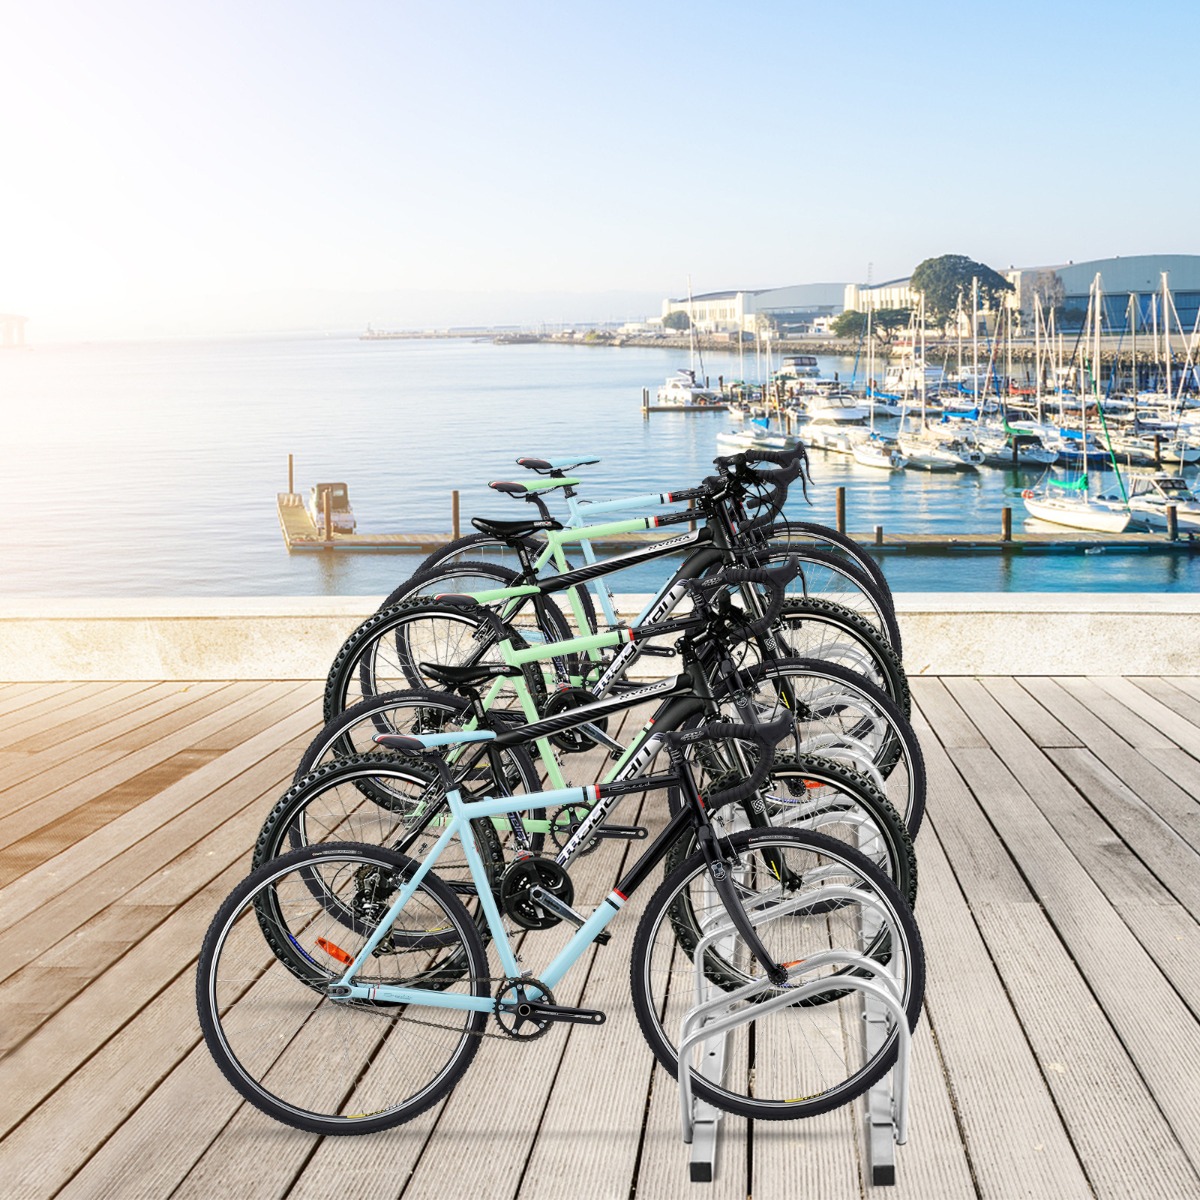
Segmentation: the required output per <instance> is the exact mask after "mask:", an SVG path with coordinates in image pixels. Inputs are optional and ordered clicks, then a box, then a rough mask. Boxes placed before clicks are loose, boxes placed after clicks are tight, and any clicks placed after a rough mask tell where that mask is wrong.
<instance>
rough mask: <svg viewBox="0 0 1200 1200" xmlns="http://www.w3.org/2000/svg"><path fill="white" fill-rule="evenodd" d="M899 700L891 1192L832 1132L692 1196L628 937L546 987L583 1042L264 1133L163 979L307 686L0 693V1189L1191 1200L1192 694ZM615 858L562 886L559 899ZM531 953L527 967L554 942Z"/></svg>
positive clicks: (229, 866) (1195, 908)
mask: <svg viewBox="0 0 1200 1200" xmlns="http://www.w3.org/2000/svg"><path fill="white" fill-rule="evenodd" d="M914 692H915V695H916V699H917V704H918V706H919V714H918V721H919V732H920V734H921V737H922V741H923V745H924V749H925V755H926V757H927V760H928V766H929V774H930V789H929V796H930V798H929V819H928V821H927V824H926V826H925V828H924V830H923V831H922V834H921V837H920V839H919V843H918V849H919V854H920V867H921V897H920V902H919V904H918V909H917V915H918V918H919V921H920V925H921V929H922V931H923V934H924V937H925V941H926V948H927V952H928V958H929V969H930V977H929V987H928V992H927V1006H926V1013H925V1016H924V1018H923V1020H922V1023H921V1025H920V1028H919V1031H918V1034H917V1036H916V1039H915V1078H914V1094H913V1105H912V1130H911V1141H910V1143H909V1144H908V1145H907V1146H905V1147H902V1148H900V1149H899V1150H898V1151H897V1175H898V1182H897V1186H896V1187H895V1188H892V1189H884V1188H879V1189H874V1188H868V1187H866V1186H865V1184H864V1178H865V1174H864V1166H863V1158H862V1149H861V1143H862V1140H863V1139H862V1116H861V1112H860V1110H858V1109H855V1110H843V1111H841V1112H838V1113H834V1114H831V1115H829V1116H827V1117H825V1118H821V1119H818V1120H816V1121H811V1122H797V1123H794V1124H779V1123H772V1124H769V1125H763V1124H759V1125H756V1126H754V1127H753V1128H749V1127H748V1123H747V1122H746V1121H744V1120H742V1119H740V1118H732V1117H731V1118H727V1119H726V1121H725V1126H724V1136H723V1141H722V1147H721V1153H720V1157H719V1160H718V1177H717V1181H716V1182H715V1183H713V1184H689V1183H688V1181H687V1154H686V1152H685V1149H684V1147H683V1146H682V1145H681V1143H680V1141H679V1136H678V1118H677V1103H676V1093H675V1089H674V1086H673V1084H672V1081H671V1080H669V1079H668V1078H667V1077H666V1076H665V1074H664V1073H663V1072H662V1071H661V1070H659V1069H657V1068H654V1067H653V1066H652V1061H651V1056H650V1052H649V1050H648V1049H647V1048H646V1047H645V1045H644V1043H643V1042H642V1040H641V1037H640V1035H639V1033H638V1031H637V1026H636V1021H635V1018H634V1014H633V1011H632V1006H631V1004H630V1001H629V993H628V981H627V965H626V964H627V954H628V947H629V944H630V941H631V939H632V932H633V926H634V924H635V923H636V916H635V914H627V915H624V916H623V918H622V919H620V920H619V921H618V922H617V923H616V924H615V925H614V926H613V929H614V934H615V936H614V939H613V943H612V945H611V946H608V947H601V948H597V949H596V950H595V951H594V958H593V959H592V961H591V962H590V964H581V966H580V968H578V969H577V972H576V975H575V976H574V977H568V983H570V982H572V981H573V982H574V984H575V986H574V987H573V988H568V987H564V988H563V989H562V993H563V994H562V995H560V1000H561V1001H562V1002H564V1003H583V1004H587V1005H589V1006H595V1007H600V1008H603V1009H605V1010H606V1011H607V1012H608V1014H609V1021H608V1023H607V1025H605V1026H604V1027H603V1028H602V1029H586V1028H575V1029H571V1030H567V1029H559V1030H552V1031H551V1033H550V1034H549V1035H548V1036H546V1037H544V1038H542V1039H541V1040H540V1041H538V1042H536V1043H533V1044H527V1045H516V1044H506V1043H502V1042H498V1041H492V1040H486V1041H485V1042H484V1043H483V1046H482V1050H481V1053H480V1054H479V1056H478V1058H477V1059H476V1061H475V1063H474V1065H473V1067H472V1068H471V1071H470V1072H469V1073H468V1075H467V1076H466V1078H465V1079H464V1081H463V1082H462V1083H461V1084H460V1086H459V1088H458V1089H457V1091H456V1092H455V1093H454V1094H453V1095H452V1096H451V1097H450V1098H449V1099H448V1100H447V1101H446V1102H444V1103H443V1104H442V1105H441V1106H439V1107H438V1108H437V1109H436V1110H435V1111H434V1112H432V1113H430V1114H426V1115H425V1116H424V1117H422V1118H421V1119H419V1120H418V1121H416V1122H414V1123H413V1124H411V1125H408V1126H404V1127H401V1128H399V1129H396V1130H392V1131H389V1132H388V1133H385V1134H380V1135H376V1136H373V1137H367V1138H347V1139H326V1140H324V1141H322V1140H321V1139H319V1138H315V1137H312V1136H309V1135H305V1134H301V1133H298V1132H295V1131H293V1130H290V1129H286V1128H284V1127H282V1126H279V1125H276V1124H274V1123H273V1122H271V1121H270V1120H269V1119H268V1118H266V1117H265V1116H262V1115H261V1114H259V1113H258V1112H257V1111H256V1110H254V1109H251V1108H249V1107H248V1106H246V1105H244V1104H242V1103H241V1102H240V1100H239V1098H238V1096H237V1095H236V1093H234V1092H233V1090H232V1089H231V1088H230V1087H229V1086H228V1085H227V1084H226V1083H225V1081H224V1079H223V1078H222V1077H221V1075H220V1074H219V1073H218V1071H217V1069H216V1067H215V1066H214V1065H213V1063H212V1062H211V1060H210V1059H209V1057H208V1054H207V1052H206V1051H205V1049H204V1046H203V1044H202V1043H201V1041H200V1034H199V1029H198V1026H197V1022H196V1018H195V1012H194V1007H193V986H194V984H193V964H194V961H195V956H196V951H197V947H198V944H199V942H200V940H201V937H202V934H203V931H204V929H205V927H206V926H207V924H208V921H209V919H210V918H211V916H212V913H213V911H214V909H215V907H216V906H217V904H218V903H219V901H220V899H221V898H222V897H223V896H224V895H225V893H226V892H227V891H228V890H229V889H230V887H231V886H232V885H233V883H234V882H235V881H236V880H237V879H238V878H239V877H240V876H241V875H242V874H243V873H244V872H245V870H246V866H247V863H248V860H249V846H250V843H251V840H252V838H253V836H254V834H255V832H256V830H257V828H258V826H259V824H260V822H261V821H262V819H263V817H264V815H265V813H266V811H267V809H268V808H269V806H270V805H271V803H272V802H273V800H274V799H275V798H276V797H277V796H278V795H279V794H280V792H281V791H282V790H283V787H284V785H285V782H286V781H287V779H288V778H289V777H290V775H291V772H292V768H293V765H294V763H295V761H296V758H297V756H298V755H299V753H300V750H301V747H302V746H303V745H304V744H305V742H306V739H307V738H308V737H309V735H310V734H311V733H312V731H313V730H314V728H315V726H316V724H317V722H318V717H319V703H318V685H316V684H295V683H226V684H219V683H198V684H193V685H191V686H187V685H181V684H176V683H171V684H167V683H162V684H147V683H104V684H101V683H79V684H9V685H3V686H0V767H3V775H2V777H0V785H2V790H0V951H2V952H0V1042H2V1046H0V1054H2V1055H3V1057H2V1058H0V1108H2V1115H0V1135H3V1141H2V1142H0V1181H2V1182H0V1191H2V1192H3V1194H4V1195H5V1196H7V1197H21V1198H25V1197H43V1196H68V1197H141V1196H145V1197H167V1196H179V1197H191V1196H197V1197H201V1196H202V1197H206V1198H210V1197H224V1196H232V1197H243V1196H246V1197H249V1196H254V1197H259V1196H288V1197H296V1198H299V1197H325V1196H330V1195H334V1194H340V1195H345V1196H350V1197H370V1198H375V1197H384V1196H387V1197H401V1196H403V1197H405V1198H406V1200H417V1198H422V1197H441V1198H451V1197H458V1196H472V1197H479V1198H481V1200H482V1198H487V1200H490V1198H492V1197H504V1198H513V1200H517V1198H519V1200H535V1198H542V1197H546V1198H556V1200H557V1198H560V1197H572V1198H574V1197H589V1198H590V1197H595V1198H598V1200H609V1198H621V1200H625V1198H628V1197H633V1196H636V1197H638V1200H642V1198H659V1197H677V1196H683V1195H693V1194H694V1195H697V1196H712V1197H721V1198H722V1200H724V1198H730V1197H736V1198H739V1200H741V1198H743V1197H748V1196H751V1195H752V1196H753V1198H754V1200H773V1198H778V1200H800V1198H803V1200H841V1198H843V1197H846V1198H849V1197H861V1196H864V1195H867V1194H869V1195H873V1196H881V1197H888V1196H894V1197H896V1198H897V1200H900V1198H901V1197H913V1198H920V1200H932V1198H936V1197H946V1198H952V1200H960V1198H964V1197H975V1196H978V1197H989V1198H992V1197H994V1198H996V1200H1009V1198H1011V1197H1032V1198H1034V1200H1050V1198H1053V1200H1073V1198H1075V1197H1091V1196H1096V1197H1111V1198H1113V1200H1129V1198H1132V1197H1145V1198H1147V1200H1162V1198H1164V1197H1170V1198H1172V1200H1179V1198H1191V1197H1200V1176H1198V1171H1200V1022H1198V1016H1200V927H1198V925H1197V917H1198V915H1200V856H1198V854H1197V850H1198V849H1200V680H1197V679H1193V678H1144V679H1143V678H1139V679H1123V678H1082V677H1081V678H1069V679H1061V680H1052V679H1047V678H1038V679H1013V678H987V679H967V678H956V679H950V678H946V679H942V680H939V679H916V680H914ZM575 778H576V779H577V781H579V782H583V779H582V778H581V777H580V775H579V774H576V776H575ZM628 817H629V819H632V814H628ZM618 819H625V818H624V817H622V818H618ZM643 819H644V820H646V819H647V818H646V817H643ZM630 852H631V850H630V847H629V846H627V845H625V844H622V843H616V842H612V843H607V844H606V845H605V846H603V847H602V848H601V850H600V851H599V852H597V853H596V854H593V855H590V856H588V857H586V858H583V859H581V860H579V862H578V865H577V868H576V871H575V872H573V875H574V877H575V879H576V886H577V894H578V896H579V903H580V905H581V906H586V905H587V904H589V903H595V902H598V901H599V900H600V898H601V897H602V896H603V894H604V892H605V891H606V890H607V888H608V886H609V885H610V884H611V882H612V881H613V880H614V879H615V878H616V876H617V873H618V869H619V861H618V860H620V859H621V858H622V856H624V855H626V854H628V853H630ZM632 852H636V849H635V850H634V851H632ZM649 890H650V889H648V888H647V889H643V892H644V893H648V892H649ZM644 899H645V895H643V894H639V895H638V896H635V897H634V898H633V901H632V902H631V905H630V907H631V908H634V909H635V910H636V909H637V907H638V905H637V903H636V902H637V901H638V900H644ZM537 936H538V937H540V938H545V939H547V945H548V948H547V950H546V954H547V957H548V956H549V954H550V953H551V952H552V950H551V949H550V948H549V943H551V942H553V941H554V939H555V938H556V937H557V933H546V934H541V935H537ZM540 954H541V951H540V949H539V951H538V957H539V958H540Z"/></svg>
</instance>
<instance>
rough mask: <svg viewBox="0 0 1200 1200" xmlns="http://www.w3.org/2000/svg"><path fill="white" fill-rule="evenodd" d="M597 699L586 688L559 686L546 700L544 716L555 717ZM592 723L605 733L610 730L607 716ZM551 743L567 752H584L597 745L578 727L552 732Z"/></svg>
mask: <svg viewBox="0 0 1200 1200" xmlns="http://www.w3.org/2000/svg"><path fill="white" fill-rule="evenodd" d="M595 699H596V697H595V696H593V695H592V693H591V692H589V691H588V690H587V689H586V688H577V687H576V688H573V687H564V688H559V690H558V691H557V692H555V693H554V694H553V695H552V696H551V697H550V698H549V699H548V700H547V701H546V707H545V708H544V709H543V711H542V716H543V717H555V716H558V715H559V714H560V713H564V712H567V711H568V710H569V709H572V708H579V707H580V705H583V704H591V703H593V702H594V701H595ZM592 724H593V725H595V726H596V728H597V729H600V730H602V731H603V732H605V733H607V732H608V718H607V717H599V718H597V719H596V720H595V721H593V722H592ZM550 744H551V745H553V746H556V747H557V748H558V749H559V750H562V751H564V752H566V753H567V754H583V753H584V751H586V750H591V749H592V748H593V747H594V746H595V745H596V741H595V739H593V738H591V737H589V736H588V735H587V734H586V733H585V732H584V731H583V730H582V729H580V728H578V727H577V728H575V729H563V730H560V731H559V732H558V733H552V734H551V735H550Z"/></svg>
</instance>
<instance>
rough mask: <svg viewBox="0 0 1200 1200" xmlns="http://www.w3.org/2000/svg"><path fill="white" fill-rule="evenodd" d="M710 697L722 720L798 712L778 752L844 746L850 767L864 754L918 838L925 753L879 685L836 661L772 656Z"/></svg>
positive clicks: (819, 750)
mask: <svg viewBox="0 0 1200 1200" xmlns="http://www.w3.org/2000/svg"><path fill="white" fill-rule="evenodd" d="M713 695H714V702H715V704H716V705H717V707H718V708H720V709H722V710H723V719H728V720H733V721H741V722H752V723H758V724H770V722H771V721H773V720H775V718H776V717H778V716H780V715H782V713H783V712H784V711H790V712H792V713H794V714H795V715H796V724H797V731H796V734H795V736H794V737H793V738H790V739H787V740H785V741H784V742H782V743H781V744H780V745H779V746H777V747H776V753H777V754H779V753H791V754H793V755H800V754H825V755H829V754H830V753H831V752H832V753H833V754H835V755H836V754H837V753H838V748H839V747H840V746H846V747H848V748H849V749H850V751H851V753H850V754H849V755H847V756H845V757H848V758H849V761H850V763H851V764H852V765H854V764H855V761H856V756H857V754H859V753H862V754H865V755H866V758H867V763H862V764H861V765H859V766H858V768H857V769H859V770H864V769H867V766H868V763H869V767H870V769H871V770H873V772H875V773H877V774H878V775H879V776H880V780H881V781H882V783H883V788H882V789H881V790H882V791H883V792H884V794H885V795H886V796H887V798H888V799H889V800H890V801H891V803H892V805H893V806H894V807H895V808H896V810H897V811H898V812H899V813H900V814H901V816H902V817H903V818H904V823H905V825H906V826H907V827H908V832H909V834H910V835H911V836H912V837H914V838H915V837H916V836H917V833H918V831H919V830H920V828H921V822H922V820H923V818H924V816H925V801H926V791H927V777H926V771H925V758H924V755H923V754H922V752H921V743H920V741H919V740H918V738H917V735H916V732H915V731H914V729H913V727H912V723H911V722H910V721H909V720H908V718H907V717H905V715H904V714H903V713H902V712H901V711H900V709H899V707H898V706H897V705H896V703H895V701H893V700H892V698H891V697H890V696H889V695H888V694H887V693H886V692H885V691H884V690H883V689H882V688H880V687H878V686H877V685H876V684H873V683H871V682H870V681H869V680H866V679H863V678H862V676H861V675H859V674H858V673H857V672H855V671H852V670H850V669H849V668H847V667H842V666H839V665H838V664H836V663H828V662H822V661H821V660H819V659H808V658H795V659H791V658H773V659H766V660H764V661H762V662H758V663H755V664H754V665H753V666H751V667H749V668H747V669H745V670H744V671H742V672H740V673H739V674H738V675H737V676H735V677H733V678H731V679H729V680H725V681H722V682H720V683H718V684H716V685H715V687H714V689H713ZM704 745H705V743H699V744H698V746H701V747H702V746H704ZM878 786H879V781H876V787H877V788H878Z"/></svg>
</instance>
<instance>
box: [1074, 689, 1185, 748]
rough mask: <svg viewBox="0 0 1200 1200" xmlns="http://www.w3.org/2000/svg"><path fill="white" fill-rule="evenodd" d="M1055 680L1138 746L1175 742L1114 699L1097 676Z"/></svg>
mask: <svg viewBox="0 0 1200 1200" xmlns="http://www.w3.org/2000/svg"><path fill="white" fill-rule="evenodd" d="M1058 684H1059V686H1060V687H1062V688H1063V689H1064V690H1065V691H1066V692H1067V693H1069V694H1070V695H1071V696H1073V697H1074V698H1075V699H1076V700H1078V701H1079V703H1080V704H1082V705H1084V706H1085V707H1086V708H1088V709H1089V710H1090V711H1091V712H1092V713H1094V714H1095V715H1096V716H1098V717H1099V718H1100V720H1102V721H1103V722H1104V723H1105V724H1106V725H1107V726H1108V727H1109V728H1110V729H1111V730H1113V732H1115V733H1117V734H1119V735H1120V736H1121V737H1123V738H1124V739H1125V740H1126V741H1127V742H1128V743H1129V744H1130V745H1131V746H1134V747H1136V748H1137V749H1138V750H1149V751H1154V750H1167V749H1174V747H1175V743H1174V742H1173V741H1172V740H1171V739H1170V738H1169V737H1168V736H1167V735H1166V734H1165V733H1163V732H1162V731H1161V730H1160V729H1158V728H1156V727H1155V726H1154V725H1153V724H1151V723H1150V722H1147V721H1144V720H1142V718H1141V717H1139V716H1138V715H1137V714H1136V713H1135V712H1133V711H1132V710H1131V709H1130V708H1129V707H1128V706H1127V705H1125V704H1123V703H1121V702H1120V701H1119V700H1117V699H1115V698H1114V697H1113V696H1112V695H1111V693H1109V692H1107V691H1106V690H1105V689H1104V688H1102V687H1101V686H1100V684H1099V682H1098V681H1097V680H1095V679H1083V678H1079V677H1076V676H1071V677H1069V678H1066V677H1064V678H1061V679H1059V680H1058Z"/></svg>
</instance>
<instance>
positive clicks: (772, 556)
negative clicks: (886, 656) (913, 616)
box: [754, 544, 900, 658]
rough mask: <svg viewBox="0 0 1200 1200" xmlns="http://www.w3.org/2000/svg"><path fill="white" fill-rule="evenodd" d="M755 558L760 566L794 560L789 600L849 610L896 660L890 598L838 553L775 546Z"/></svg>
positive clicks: (897, 641) (895, 628)
mask: <svg viewBox="0 0 1200 1200" xmlns="http://www.w3.org/2000/svg"><path fill="white" fill-rule="evenodd" d="M754 557H755V560H756V561H757V562H758V563H760V564H761V565H762V566H771V565H773V564H778V563H781V562H785V561H786V560H787V559H789V558H793V557H794V558H797V559H798V560H799V564H800V573H799V574H798V575H797V576H796V578H795V579H794V580H793V581H792V582H791V583H790V584H788V588H787V597H788V600H789V601H792V602H803V601H821V602H824V603H829V604H835V605H838V606H839V607H841V608H843V609H846V610H848V611H849V612H851V613H853V614H854V615H855V616H857V617H858V618H859V619H860V620H862V621H863V622H865V623H866V624H867V625H868V626H869V627H870V628H871V629H872V630H873V631H874V632H875V633H876V634H877V635H878V636H879V637H880V639H881V640H882V641H883V642H884V643H885V644H886V645H887V646H888V648H889V649H890V650H891V651H892V652H893V653H894V654H895V655H896V657H897V658H898V657H899V655H900V626H899V624H898V623H897V621H896V613H895V610H894V609H893V607H892V602H891V598H890V596H889V597H885V596H884V595H883V594H882V593H881V592H880V591H879V589H878V587H876V585H875V581H874V580H873V579H872V578H871V577H870V576H869V575H868V574H867V573H866V572H865V571H864V570H862V568H860V567H859V566H857V565H856V564H855V563H853V562H851V561H850V560H849V559H847V558H845V557H844V556H843V555H839V554H832V553H826V552H825V551H822V550H803V549H800V550H798V549H796V548H794V547H792V546H781V545H776V544H772V545H768V546H762V547H760V548H759V549H757V550H755V551H754Z"/></svg>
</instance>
